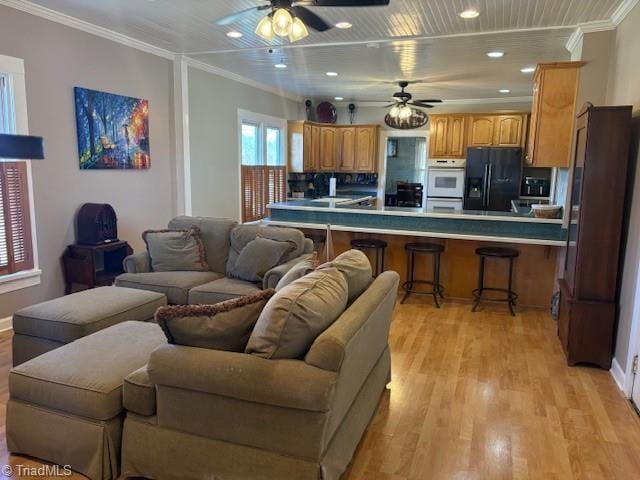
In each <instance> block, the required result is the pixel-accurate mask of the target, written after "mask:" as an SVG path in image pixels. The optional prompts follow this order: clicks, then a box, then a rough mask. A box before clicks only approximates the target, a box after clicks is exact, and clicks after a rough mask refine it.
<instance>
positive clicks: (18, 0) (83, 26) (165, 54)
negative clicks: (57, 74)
mask: <svg viewBox="0 0 640 480" xmlns="http://www.w3.org/2000/svg"><path fill="white" fill-rule="evenodd" d="M0 5H4V6H5V7H9V8H13V9H15V10H20V11H21V12H25V13H29V14H31V15H35V16H36V17H40V18H44V19H46V20H51V21H52V22H56V23H60V24H62V25H66V26H67V27H71V28H75V29H76V30H82V31H83V32H86V33H90V34H92V35H96V36H98V37H102V38H105V39H107V40H111V41H113V42H116V43H120V44H122V45H125V46H127V47H132V48H135V49H136V50H141V51H143V52H146V53H151V54H153V55H157V56H159V57H162V58H166V59H169V60H172V59H173V57H174V53H173V52H170V51H169V50H166V49H164V48H160V47H156V46H155V45H151V44H150V43H146V42H142V41H140V40H136V39H135V38H131V37H128V36H127V35H123V34H121V33H118V32H114V31H113V30H109V29H108V28H104V27H100V26H98V25H94V24H93V23H89V22H85V21H84V20H80V19H79V18H76V17H72V16H70V15H66V14H64V13H60V12H57V11H55V10H51V9H50V8H46V7H43V6H41V5H37V4H35V3H31V2H28V1H26V0H0Z"/></svg>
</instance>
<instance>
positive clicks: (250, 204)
mask: <svg viewBox="0 0 640 480" xmlns="http://www.w3.org/2000/svg"><path fill="white" fill-rule="evenodd" d="M241 183H242V221H243V222H253V221H256V220H260V219H262V218H265V217H266V216H267V205H269V204H270V203H274V202H284V201H285V200H286V199H287V168H286V167H285V166H284V165H282V166H275V165H242V182H241Z"/></svg>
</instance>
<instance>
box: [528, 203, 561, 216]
mask: <svg viewBox="0 0 640 480" xmlns="http://www.w3.org/2000/svg"><path fill="white" fill-rule="evenodd" d="M561 212H562V207H561V206H559V205H532V206H531V213H533V216H534V217H536V218H560V213H561Z"/></svg>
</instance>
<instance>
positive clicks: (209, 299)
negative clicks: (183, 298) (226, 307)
mask: <svg viewBox="0 0 640 480" xmlns="http://www.w3.org/2000/svg"><path fill="white" fill-rule="evenodd" d="M259 291H260V285H257V284H255V283H251V282H245V281H244V280H239V279H237V278H219V279H217V280H214V281H213V282H208V283H205V284H204V285H199V286H197V287H195V288H192V289H191V291H190V292H189V304H191V305H198V304H202V305H214V304H216V303H219V302H224V301H225V300H230V299H232V298H237V297H242V296H244V295H251V294H252V293H256V292H259Z"/></svg>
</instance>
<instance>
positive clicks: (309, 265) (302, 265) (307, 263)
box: [276, 255, 318, 290]
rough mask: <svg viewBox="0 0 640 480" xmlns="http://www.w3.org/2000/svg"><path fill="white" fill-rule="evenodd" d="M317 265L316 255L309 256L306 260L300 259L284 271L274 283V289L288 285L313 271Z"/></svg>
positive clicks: (280, 288)
mask: <svg viewBox="0 0 640 480" xmlns="http://www.w3.org/2000/svg"><path fill="white" fill-rule="evenodd" d="M317 265H318V260H317V257H316V256H315V255H314V257H312V258H309V259H307V260H302V261H301V262H299V263H297V264H296V265H295V266H293V267H292V268H291V269H290V270H289V271H288V272H287V273H285V274H284V275H283V276H282V278H281V279H280V280H279V281H278V284H277V285H276V290H282V289H283V288H284V287H286V286H287V285H289V284H290V283H293V282H295V281H296V280H298V279H299V278H302V277H304V276H305V275H307V274H309V273H311V272H313V271H314V270H315V269H316V267H317Z"/></svg>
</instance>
